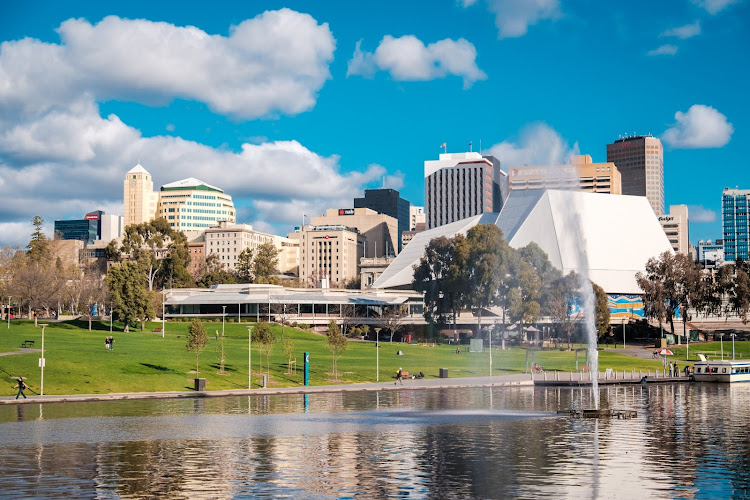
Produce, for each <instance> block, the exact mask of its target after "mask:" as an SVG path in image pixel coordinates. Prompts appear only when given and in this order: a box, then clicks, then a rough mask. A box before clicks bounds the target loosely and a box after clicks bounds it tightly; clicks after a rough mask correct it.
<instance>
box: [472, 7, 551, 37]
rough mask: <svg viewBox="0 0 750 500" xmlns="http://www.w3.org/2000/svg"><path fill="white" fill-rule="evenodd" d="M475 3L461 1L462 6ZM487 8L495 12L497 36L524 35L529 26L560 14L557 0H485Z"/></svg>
mask: <svg viewBox="0 0 750 500" xmlns="http://www.w3.org/2000/svg"><path fill="white" fill-rule="evenodd" d="M475 3H476V0H463V2H461V4H462V5H463V6H464V7H469V6H471V5H474V4H475ZM487 8H488V9H489V11H490V12H492V13H493V14H495V26H497V31H498V38H517V37H520V36H524V35H525V34H526V33H527V32H528V30H529V26H533V25H534V24H536V23H538V22H539V21H543V20H545V19H551V20H554V19H557V18H559V17H561V16H562V13H561V12H560V2H559V0H487Z"/></svg>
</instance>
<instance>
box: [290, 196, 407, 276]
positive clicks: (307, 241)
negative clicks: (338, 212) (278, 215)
mask: <svg viewBox="0 0 750 500" xmlns="http://www.w3.org/2000/svg"><path fill="white" fill-rule="evenodd" d="M358 210H368V209H365V208H363V209H358ZM384 217H388V216H387V215H386V216H384ZM391 218H392V217H391ZM395 225H396V223H395V219H394V226H395ZM300 236H301V237H300V271H299V277H300V281H302V282H303V283H306V284H309V285H317V284H318V283H319V282H320V281H321V280H324V279H326V278H327V280H328V282H329V283H330V284H331V286H334V287H341V286H343V285H344V283H346V282H347V281H348V280H350V279H352V278H354V277H356V276H357V275H358V274H359V260H360V258H362V257H363V256H364V248H365V241H366V240H365V237H364V236H363V235H361V234H359V232H358V231H357V230H356V229H354V228H350V227H346V226H342V225H319V226H310V225H305V226H303V227H302V229H301V231H300Z"/></svg>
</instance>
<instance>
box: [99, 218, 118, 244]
mask: <svg viewBox="0 0 750 500" xmlns="http://www.w3.org/2000/svg"><path fill="white" fill-rule="evenodd" d="M122 228H123V218H122V216H120V215H112V214H105V213H104V212H102V215H101V217H100V218H99V230H100V234H99V239H100V240H102V241H106V242H107V243H109V242H110V241H112V240H116V239H118V238H120V237H121V236H122Z"/></svg>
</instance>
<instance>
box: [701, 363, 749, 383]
mask: <svg viewBox="0 0 750 500" xmlns="http://www.w3.org/2000/svg"><path fill="white" fill-rule="evenodd" d="M693 369H694V371H693V378H694V380H695V381H696V382H730V383H734V382H750V360H744V361H733V360H712V361H708V360H701V361H699V362H697V363H695V364H694V365H693Z"/></svg>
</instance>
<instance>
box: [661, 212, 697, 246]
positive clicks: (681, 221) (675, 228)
mask: <svg viewBox="0 0 750 500" xmlns="http://www.w3.org/2000/svg"><path fill="white" fill-rule="evenodd" d="M688 222H689V220H688V207H687V205H670V206H669V213H668V214H664V215H662V216H661V217H659V224H661V227H662V229H664V234H666V235H667V238H668V239H669V243H671V244H672V249H674V251H675V252H680V253H684V254H685V255H688V252H689V251H690V234H689V232H688V228H689V224H688Z"/></svg>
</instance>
